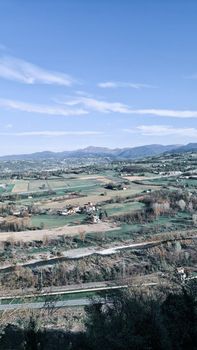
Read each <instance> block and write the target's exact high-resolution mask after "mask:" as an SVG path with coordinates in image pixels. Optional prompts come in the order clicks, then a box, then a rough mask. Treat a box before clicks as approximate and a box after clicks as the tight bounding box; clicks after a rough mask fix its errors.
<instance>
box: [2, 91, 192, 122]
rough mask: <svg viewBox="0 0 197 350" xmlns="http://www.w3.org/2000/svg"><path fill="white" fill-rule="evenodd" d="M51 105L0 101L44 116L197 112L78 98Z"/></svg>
mask: <svg viewBox="0 0 197 350" xmlns="http://www.w3.org/2000/svg"><path fill="white" fill-rule="evenodd" d="M55 102H56V103H55V104H53V105H48V104H47V105H44V104H34V103H28V102H22V101H17V100H10V99H3V98H2V99H0V107H3V108H7V109H13V110H18V111H22V112H28V113H38V114H45V115H60V116H72V115H85V114H90V113H91V112H92V111H95V112H98V113H120V114H130V115H142V116H148V115H151V116H158V117H166V118H169V117H170V118H197V110H177V109H157V108H149V109H133V108H131V107H130V106H129V105H126V104H124V103H121V102H109V101H103V100H99V99H96V98H91V97H86V96H79V97H73V98H71V99H67V100H62V101H59V100H56V101H55Z"/></svg>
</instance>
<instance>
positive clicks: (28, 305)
mask: <svg viewBox="0 0 197 350" xmlns="http://www.w3.org/2000/svg"><path fill="white" fill-rule="evenodd" d="M90 302H91V301H90V299H88V298H83V299H75V300H63V301H57V302H56V303H55V304H53V303H48V304H47V303H44V302H35V303H23V304H12V303H10V304H5V305H0V311H8V310H17V309H20V310H22V309H43V308H45V309H46V308H47V306H48V307H49V308H50V307H53V306H54V307H55V308H60V307H61V308H63V307H72V306H85V305H89V304H90Z"/></svg>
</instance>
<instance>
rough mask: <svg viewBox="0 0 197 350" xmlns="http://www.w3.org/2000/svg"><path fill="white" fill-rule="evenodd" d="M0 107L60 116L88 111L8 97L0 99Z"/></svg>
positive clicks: (81, 113)
mask: <svg viewBox="0 0 197 350" xmlns="http://www.w3.org/2000/svg"><path fill="white" fill-rule="evenodd" d="M0 107H3V108H6V109H13V110H18V111H22V112H28V113H38V114H46V115H60V116H72V115H83V114H87V113H88V111H86V110H85V109H82V108H68V107H65V106H60V105H42V104H33V103H27V102H21V101H15V100H8V99H0Z"/></svg>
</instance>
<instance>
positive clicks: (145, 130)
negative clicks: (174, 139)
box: [123, 125, 197, 137]
mask: <svg viewBox="0 0 197 350" xmlns="http://www.w3.org/2000/svg"><path fill="white" fill-rule="evenodd" d="M123 131H124V132H127V133H131V134H133V133H136V132H137V133H138V132H139V133H140V134H141V135H144V136H170V135H174V136H181V137H184V136H186V137H197V129H196V128H177V127H173V126H170V125H139V126H137V127H136V128H133V129H123Z"/></svg>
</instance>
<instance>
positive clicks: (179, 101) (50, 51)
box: [0, 0, 197, 155]
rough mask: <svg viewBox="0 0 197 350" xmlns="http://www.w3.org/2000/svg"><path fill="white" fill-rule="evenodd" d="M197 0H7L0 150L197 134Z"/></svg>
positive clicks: (1, 23) (0, 9)
mask: <svg viewBox="0 0 197 350" xmlns="http://www.w3.org/2000/svg"><path fill="white" fill-rule="evenodd" d="M196 18H197V1H196V0H113V1H112V0H56V1H54V0H45V1H40V0H28V1H27V0H0V154H1V155H3V154H11V153H30V152H34V151H42V150H53V151H62V150H70V149H77V148H83V147H86V146H89V145H94V146H107V147H110V148H116V147H133V146H139V145H144V144H152V143H161V144H174V143H188V142H195V141H196V140H197V101H196V93H197V44H196V37H197V20H196Z"/></svg>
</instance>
